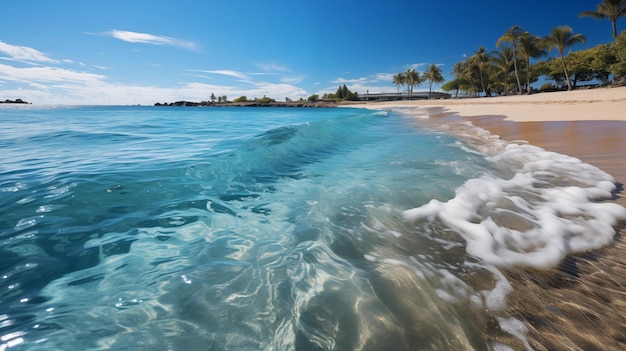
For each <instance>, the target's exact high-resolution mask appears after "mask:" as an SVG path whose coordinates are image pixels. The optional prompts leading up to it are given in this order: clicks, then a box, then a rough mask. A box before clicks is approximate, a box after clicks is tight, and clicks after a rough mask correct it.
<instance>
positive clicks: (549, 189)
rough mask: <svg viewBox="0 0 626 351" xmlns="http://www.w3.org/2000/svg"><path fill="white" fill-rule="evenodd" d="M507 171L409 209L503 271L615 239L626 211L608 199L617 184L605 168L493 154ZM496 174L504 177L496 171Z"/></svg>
mask: <svg viewBox="0 0 626 351" xmlns="http://www.w3.org/2000/svg"><path fill="white" fill-rule="evenodd" d="M488 160H490V161H491V162H493V163H494V165H495V167H496V168H500V169H501V170H502V173H504V174H507V173H508V174H512V176H511V177H510V178H503V177H502V176H499V175H495V174H485V175H484V176H482V177H480V178H476V179H471V180H468V181H467V182H466V183H465V184H464V185H462V186H461V187H460V188H458V189H457V191H456V196H455V197H454V198H453V199H451V200H449V201H447V202H441V201H438V200H432V201H431V202H430V203H428V204H426V205H424V206H421V207H418V208H414V209H410V210H407V211H405V212H404V216H405V218H407V219H409V220H412V221H432V220H438V221H441V222H443V223H444V224H445V225H446V226H448V227H450V228H451V229H453V230H455V231H456V232H458V233H459V234H460V235H462V236H463V238H464V239H465V240H466V241H467V252H468V253H469V254H471V255H473V256H475V257H477V258H479V259H481V260H482V261H484V262H486V263H489V264H493V265H496V266H530V267H536V268H548V267H553V266H555V265H557V264H558V263H559V262H560V261H561V260H562V259H563V258H564V257H565V256H566V255H568V254H571V253H576V252H584V251H587V250H592V249H596V248H599V247H602V246H604V245H607V244H609V243H611V242H612V240H613V237H614V235H615V229H614V226H616V225H617V223H618V222H619V221H622V220H626V209H625V208H624V207H622V206H620V205H618V204H615V203H608V202H598V201H602V200H608V199H611V197H612V193H611V192H612V191H614V190H615V188H616V185H615V180H614V179H613V178H612V177H611V176H610V175H609V174H607V173H605V172H603V171H602V170H600V169H598V168H596V167H594V166H592V165H589V164H586V163H583V162H581V161H580V160H578V159H575V158H573V157H569V156H566V155H562V154H558V153H554V152H548V151H545V150H543V149H541V148H538V147H535V146H532V145H519V144H510V145H508V146H506V148H505V149H504V150H503V151H502V152H500V153H498V154H495V155H492V156H490V157H488ZM496 173H497V172H496Z"/></svg>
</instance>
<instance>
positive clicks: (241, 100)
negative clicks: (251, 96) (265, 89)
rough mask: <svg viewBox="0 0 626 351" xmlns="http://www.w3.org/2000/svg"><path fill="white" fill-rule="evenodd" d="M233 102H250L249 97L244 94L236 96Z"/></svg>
mask: <svg viewBox="0 0 626 351" xmlns="http://www.w3.org/2000/svg"><path fill="white" fill-rule="evenodd" d="M233 102H234V103H239V102H248V98H247V97H246V96H245V95H243V96H240V97H238V98H236V99H235V100H233Z"/></svg>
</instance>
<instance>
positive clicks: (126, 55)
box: [0, 0, 626, 104]
mask: <svg viewBox="0 0 626 351" xmlns="http://www.w3.org/2000/svg"><path fill="white" fill-rule="evenodd" d="M599 2H600V0H574V1H572V0H541V1H537V0H526V1H522V2H508V1H501V0H491V1H488V0H474V1H460V0H436V1H434V0H433V1H421V0H413V1H404V0H402V1H392V0H390V1H380V0H378V1H373V0H360V1H347V0H346V1H341V0H335V1H327V0H318V1H301V2H296V1H283V0H276V1H263V0H256V1H252V0H249V1H243V0H229V1H224V0H222V1H213V0H179V1H165V0H132V1H131V0H107V1H86V0H56V1H46V0H37V1H34V0H20V1H14V2H11V4H10V5H9V4H5V5H6V6H4V7H3V16H2V20H1V21H0V100H4V99H16V98H22V99H24V100H27V101H29V102H32V103H36V104H153V103H155V102H166V101H167V102H172V101H176V100H193V101H201V100H208V99H209V97H210V95H211V94H212V93H213V94H215V95H217V96H223V95H226V96H227V97H228V98H229V99H231V100H232V99H234V98H236V97H239V96H242V95H245V96H247V97H248V98H254V97H263V96H264V95H265V96H268V97H272V98H274V99H276V100H284V99H285V97H290V98H292V99H298V98H306V97H308V96H309V95H311V94H320V95H321V94H323V93H325V92H334V91H335V90H336V89H337V87H338V86H339V85H343V84H346V85H347V86H348V87H349V88H350V89H351V90H352V91H357V92H360V93H365V92H367V91H369V92H371V93H373V92H392V91H396V87H395V86H394V85H393V84H392V83H391V75H393V74H396V73H398V72H402V71H405V70H406V69H407V68H410V67H414V68H416V69H417V70H418V71H423V70H425V69H426V67H427V66H428V65H429V64H432V63H434V64H437V65H440V67H441V69H442V71H443V72H444V74H445V76H446V78H447V79H450V74H449V73H450V70H451V67H452V65H453V64H454V63H456V62H459V61H461V60H463V59H464V55H472V54H473V53H474V52H475V51H476V50H477V49H478V48H479V46H481V45H482V46H484V47H485V48H487V49H488V50H489V51H491V50H494V49H495V48H496V47H495V43H496V41H497V39H498V38H499V37H500V36H501V35H502V34H503V33H504V32H505V31H506V30H507V29H508V28H510V27H511V26H513V25H520V26H521V27H522V28H523V29H525V30H528V31H530V32H531V33H533V34H537V35H540V36H545V35H548V34H549V33H550V29H551V28H553V27H556V26H558V25H564V24H567V25H570V26H572V27H573V29H574V32H575V33H581V34H583V35H585V36H586V37H587V43H586V44H584V45H579V46H576V47H574V50H578V49H583V48H587V47H591V46H595V45H597V44H599V43H607V42H610V41H612V36H611V35H612V33H611V24H610V22H609V21H608V20H607V21H601V20H595V19H591V18H579V17H578V14H579V13H580V12H582V11H585V10H595V9H596V5H597V4H598V3H599ZM7 11H10V13H7ZM623 29H626V18H625V19H621V20H620V21H618V30H619V31H621V30H623ZM423 89H427V87H426V84H424V85H423V87H422V90H423ZM416 90H420V89H419V88H416Z"/></svg>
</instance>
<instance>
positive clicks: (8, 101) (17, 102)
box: [0, 99, 28, 104]
mask: <svg viewBox="0 0 626 351" xmlns="http://www.w3.org/2000/svg"><path fill="white" fill-rule="evenodd" d="M0 104H28V102H26V101H24V100H22V99H15V100H8V99H7V100H4V101H0Z"/></svg>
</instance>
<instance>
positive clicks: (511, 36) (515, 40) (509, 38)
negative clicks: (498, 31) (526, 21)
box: [496, 26, 524, 94]
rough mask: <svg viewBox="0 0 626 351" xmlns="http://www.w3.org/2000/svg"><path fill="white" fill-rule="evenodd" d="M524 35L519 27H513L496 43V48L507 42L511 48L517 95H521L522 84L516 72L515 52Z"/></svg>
mask: <svg viewBox="0 0 626 351" xmlns="http://www.w3.org/2000/svg"><path fill="white" fill-rule="evenodd" d="M522 34H524V30H522V29H521V28H520V27H519V26H513V27H511V28H509V29H508V30H507V31H506V32H505V33H504V34H503V35H502V36H501V37H500V38H498V41H497V42H496V46H498V47H499V46H500V45H501V44H502V43H505V42H509V43H511V46H512V48H513V68H515V78H516V79H517V89H518V91H519V93H520V94H521V93H522V83H520V80H519V71H518V70H517V50H518V45H519V39H520V37H521V36H522Z"/></svg>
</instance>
